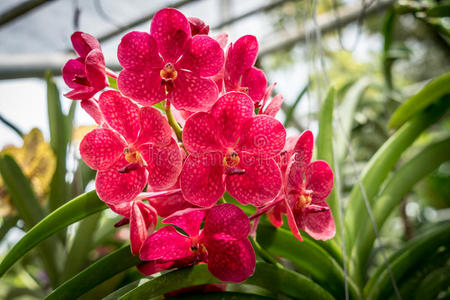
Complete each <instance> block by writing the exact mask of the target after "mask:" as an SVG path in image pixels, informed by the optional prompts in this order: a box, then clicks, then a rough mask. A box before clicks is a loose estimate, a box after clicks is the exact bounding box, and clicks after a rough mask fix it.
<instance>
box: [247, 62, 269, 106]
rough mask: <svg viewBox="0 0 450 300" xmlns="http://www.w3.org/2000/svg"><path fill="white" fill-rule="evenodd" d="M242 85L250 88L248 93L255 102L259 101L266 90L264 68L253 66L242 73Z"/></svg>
mask: <svg viewBox="0 0 450 300" xmlns="http://www.w3.org/2000/svg"><path fill="white" fill-rule="evenodd" d="M241 86H242V87H247V88H248V95H249V96H250V98H252V99H253V101H254V102H259V101H261V100H262V98H263V97H264V93H265V92H266V86H267V79H266V75H264V72H263V71H262V70H260V69H258V68H255V67H251V68H250V69H248V70H247V71H245V72H244V74H243V75H242V80H241Z"/></svg>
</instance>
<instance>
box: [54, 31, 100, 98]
mask: <svg viewBox="0 0 450 300" xmlns="http://www.w3.org/2000/svg"><path fill="white" fill-rule="evenodd" d="M71 39H72V44H73V48H74V49H75V51H76V52H77V53H78V55H79V57H78V58H77V59H70V60H69V61H68V62H67V63H66V64H65V65H64V67H63V69H62V76H63V79H64V81H65V83H66V84H67V85H68V86H69V87H70V88H71V89H72V91H70V92H68V93H66V94H65V95H64V96H66V97H67V98H70V99H73V100H84V99H89V98H91V97H92V96H94V95H95V94H96V93H97V92H99V91H101V90H103V89H104V88H105V87H107V86H108V79H107V77H106V69H105V58H104V57H103V53H102V49H101V48H100V44H99V42H98V41H97V40H96V39H95V38H94V37H93V36H92V35H90V34H87V33H84V32H80V31H77V32H75V33H74V34H72V37H71Z"/></svg>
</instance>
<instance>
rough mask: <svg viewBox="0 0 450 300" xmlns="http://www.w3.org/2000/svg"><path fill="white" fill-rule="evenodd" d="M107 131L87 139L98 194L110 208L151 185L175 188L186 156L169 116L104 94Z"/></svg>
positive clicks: (85, 150)
mask: <svg viewBox="0 0 450 300" xmlns="http://www.w3.org/2000/svg"><path fill="white" fill-rule="evenodd" d="M99 107H100V110H101V112H102V114H103V117H104V119H105V120H106V123H107V124H105V125H107V126H108V127H107V128H106V127H105V128H98V129H94V130H92V131H91V132H89V133H88V134H87V135H86V136H85V137H84V138H83V140H82V141H81V144H80V153H81V157H82V158H83V160H84V161H85V162H86V164H87V165H88V166H89V167H91V168H92V169H95V170H97V171H98V172H97V177H96V180H95V184H96V188H97V194H98V196H99V197H100V199H102V200H103V201H105V202H106V203H107V204H111V205H118V204H120V203H122V202H128V201H131V200H133V199H134V198H135V197H136V196H137V195H138V194H139V193H140V192H141V191H142V190H143V188H144V187H145V185H146V184H147V183H148V184H149V185H150V186H152V187H154V188H159V189H162V188H167V187H171V186H172V185H174V184H175V182H176V181H177V178H178V175H179V173H180V169H181V163H182V158H181V154H180V150H179V148H178V145H177V143H176V142H175V140H174V139H173V138H172V137H171V135H172V131H171V128H170V126H169V124H168V123H167V120H166V119H165V117H163V116H162V115H161V113H160V112H159V111H158V110H157V109H155V108H153V107H142V108H139V107H138V106H137V105H136V104H134V103H132V102H131V101H130V100H128V99H127V98H125V97H123V96H121V95H120V93H119V92H116V91H106V92H103V93H102V94H101V95H100V99H99Z"/></svg>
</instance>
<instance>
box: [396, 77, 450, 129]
mask: <svg viewBox="0 0 450 300" xmlns="http://www.w3.org/2000/svg"><path fill="white" fill-rule="evenodd" d="M448 93H450V73H447V74H445V75H442V76H441V77H438V78H436V79H433V80H432V81H431V82H429V83H428V84H427V85H426V86H425V87H424V88H423V89H421V90H420V91H419V92H418V93H417V94H415V95H414V96H412V97H411V98H409V99H408V100H406V101H405V103H403V104H402V105H401V106H400V107H399V108H398V109H397V110H396V111H395V112H394V114H393V115H392V117H391V120H390V121H389V127H391V128H396V127H399V126H400V125H402V124H403V123H405V122H406V121H407V120H408V119H410V118H411V117H412V116H413V115H414V114H416V113H418V112H419V111H421V110H423V109H424V108H425V107H427V106H428V105H430V104H432V103H434V102H436V101H438V100H439V99H440V98H442V96H444V95H446V94H448Z"/></svg>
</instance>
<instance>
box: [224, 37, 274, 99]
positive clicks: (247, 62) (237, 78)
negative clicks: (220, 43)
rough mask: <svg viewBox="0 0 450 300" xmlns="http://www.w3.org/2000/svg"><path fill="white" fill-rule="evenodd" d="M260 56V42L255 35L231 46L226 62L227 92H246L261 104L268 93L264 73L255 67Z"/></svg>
mask: <svg viewBox="0 0 450 300" xmlns="http://www.w3.org/2000/svg"><path fill="white" fill-rule="evenodd" d="M257 55H258V41H257V40H256V37H254V36H253V35H245V36H243V37H241V38H240V39H238V40H237V41H236V42H235V43H234V44H230V47H229V48H228V52H227V58H226V61H225V72H224V81H225V90H226V91H227V92H230V91H238V92H244V93H246V94H248V95H249V96H250V98H252V99H253V101H254V102H255V103H259V102H260V101H261V99H262V98H263V97H264V93H265V91H266V86H267V79H266V76H265V75H264V72H263V71H262V70H260V69H258V68H255V67H254V66H253V65H254V64H255V61H256V56H257Z"/></svg>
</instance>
